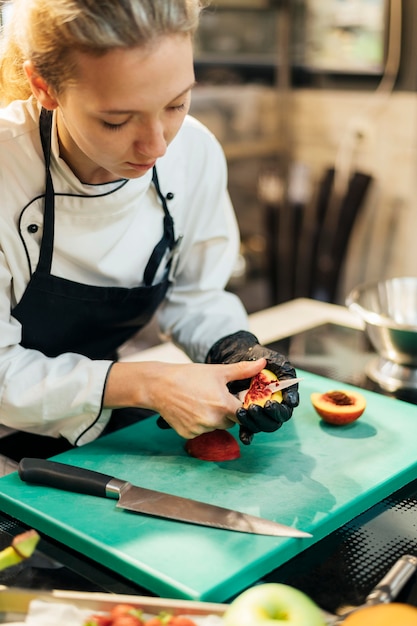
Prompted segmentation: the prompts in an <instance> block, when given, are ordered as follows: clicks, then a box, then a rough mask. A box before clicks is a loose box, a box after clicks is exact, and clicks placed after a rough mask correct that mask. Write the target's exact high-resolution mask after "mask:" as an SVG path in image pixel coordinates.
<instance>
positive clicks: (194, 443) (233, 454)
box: [185, 430, 240, 462]
mask: <svg viewBox="0 0 417 626" xmlns="http://www.w3.org/2000/svg"><path fill="white" fill-rule="evenodd" d="M185 450H186V451H187V452H188V454H189V455H190V456H194V457H196V458H197V459H201V460H202V461H218V462H221V461H232V460H234V459H238V458H239V457H240V448H239V444H238V442H237V441H236V439H235V438H234V437H233V435H231V434H230V433H229V432H228V431H227V430H212V431H211V432H209V433H203V434H202V435H198V436H197V437H194V439H187V442H186V444H185Z"/></svg>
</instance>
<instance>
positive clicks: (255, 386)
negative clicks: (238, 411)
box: [243, 369, 282, 409]
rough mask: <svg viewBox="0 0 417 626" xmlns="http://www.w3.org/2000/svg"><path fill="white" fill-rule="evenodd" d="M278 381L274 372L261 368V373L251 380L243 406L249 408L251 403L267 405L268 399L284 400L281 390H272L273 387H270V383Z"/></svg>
mask: <svg viewBox="0 0 417 626" xmlns="http://www.w3.org/2000/svg"><path fill="white" fill-rule="evenodd" d="M277 381H278V378H277V376H275V374H274V373H273V372H271V371H270V370H266V369H265V370H261V371H260V372H259V374H256V376H254V377H253V378H252V380H251V383H250V386H249V389H248V391H247V393H246V396H245V399H244V401H243V408H244V409H247V408H248V407H249V406H250V405H251V404H258V405H259V406H265V403H266V402H267V400H274V401H275V402H282V392H281V391H271V389H268V385H270V384H271V383H274V382H277Z"/></svg>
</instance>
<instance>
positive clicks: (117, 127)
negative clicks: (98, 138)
mask: <svg viewBox="0 0 417 626" xmlns="http://www.w3.org/2000/svg"><path fill="white" fill-rule="evenodd" d="M102 124H103V126H104V128H107V129H108V130H120V129H121V128H123V126H125V124H127V122H122V123H121V124H110V122H105V121H104V120H103V121H102Z"/></svg>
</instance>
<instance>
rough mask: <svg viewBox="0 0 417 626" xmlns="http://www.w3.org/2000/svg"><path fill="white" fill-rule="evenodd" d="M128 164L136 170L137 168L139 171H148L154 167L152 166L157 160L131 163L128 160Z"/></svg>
mask: <svg viewBox="0 0 417 626" xmlns="http://www.w3.org/2000/svg"><path fill="white" fill-rule="evenodd" d="M127 165H128V166H129V167H131V168H133V169H134V170H137V171H138V172H147V171H148V170H150V169H152V167H153V166H154V165H155V161H152V163H130V162H128V164H127Z"/></svg>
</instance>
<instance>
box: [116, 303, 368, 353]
mask: <svg viewBox="0 0 417 626" xmlns="http://www.w3.org/2000/svg"><path fill="white" fill-rule="evenodd" d="M249 323H250V330H251V332H253V333H254V335H256V337H258V339H259V341H260V343H261V344H267V343H271V342H272V341H276V340H278V339H281V338H282V337H287V336H289V335H293V334H295V333H299V332H301V331H303V330H306V329H308V328H314V327H315V326H320V325H321V324H326V323H334V324H340V325H342V326H348V327H350V328H358V329H362V328H363V325H362V322H361V320H359V318H357V316H355V315H353V314H352V313H350V311H349V310H348V309H347V308H346V307H343V306H340V305H336V304H328V303H326V302H319V301H318V300H311V299H309V298H297V299H295V300H290V301H289V302H285V303H284V304H279V305H277V306H274V307H271V308H269V309H265V310H263V311H258V312H256V313H252V314H251V315H250V316H249ZM122 360H124V361H150V360H156V361H166V362H169V363H185V362H188V361H189V359H188V357H187V356H186V355H185V354H184V352H182V350H180V349H179V348H177V347H176V346H174V345H173V344H172V343H170V342H166V343H161V344H159V345H157V346H152V347H150V348H148V349H146V350H142V351H141V352H137V351H136V350H135V346H134V344H131V345H129V346H127V347H126V348H125V349H124V351H123V353H122Z"/></svg>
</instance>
